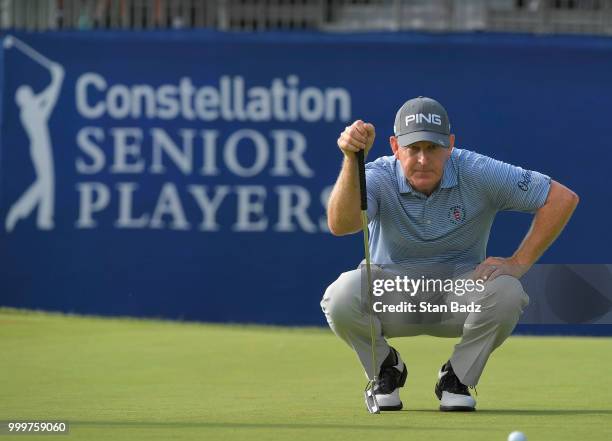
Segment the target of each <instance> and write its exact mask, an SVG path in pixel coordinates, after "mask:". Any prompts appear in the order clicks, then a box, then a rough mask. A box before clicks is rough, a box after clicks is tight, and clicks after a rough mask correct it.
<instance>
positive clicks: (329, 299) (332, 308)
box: [321, 270, 361, 323]
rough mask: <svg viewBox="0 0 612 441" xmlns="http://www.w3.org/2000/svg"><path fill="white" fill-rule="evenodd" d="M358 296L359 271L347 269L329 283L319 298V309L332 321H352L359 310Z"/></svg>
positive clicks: (359, 289) (359, 290) (359, 287)
mask: <svg viewBox="0 0 612 441" xmlns="http://www.w3.org/2000/svg"><path fill="white" fill-rule="evenodd" d="M360 296H361V272H360V271H359V270H355V271H348V272H346V273H342V274H341V275H340V277H338V279H337V280H336V281H335V282H334V283H332V284H331V285H329V287H328V288H327V290H326V291H325V294H324V295H323V300H321V309H322V310H323V312H324V313H325V315H326V316H327V317H328V318H329V319H331V320H332V321H333V322H334V323H341V322H344V321H352V319H353V318H354V316H355V314H357V313H358V312H359V305H360V302H359V299H360V298H361V297H360Z"/></svg>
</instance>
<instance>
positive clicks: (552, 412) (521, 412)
mask: <svg viewBox="0 0 612 441" xmlns="http://www.w3.org/2000/svg"><path fill="white" fill-rule="evenodd" d="M387 413H388V412H387ZM399 413H439V414H455V415H456V414H458V413H460V414H465V415H488V416H497V415H500V416H503V415H509V416H510V415H512V416H556V415H557V416H571V415H574V416H579V415H612V409H538V410H535V409H530V410H526V409H481V410H476V412H440V411H439V410H438V409H404V410H402V411H401V412H399Z"/></svg>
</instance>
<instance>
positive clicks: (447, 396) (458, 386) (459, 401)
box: [435, 361, 476, 412]
mask: <svg viewBox="0 0 612 441" xmlns="http://www.w3.org/2000/svg"><path fill="white" fill-rule="evenodd" d="M435 392H436V396H437V397H438V400H440V410H442V411H446V412H453V411H455V412H471V411H473V410H476V401H475V400H474V398H472V396H471V395H470V391H469V390H468V387H467V386H466V385H465V384H463V383H462V382H461V381H459V378H457V375H455V371H453V367H452V366H451V363H450V361H447V362H446V363H445V364H443V365H442V368H441V369H440V372H438V382H437V383H436V388H435Z"/></svg>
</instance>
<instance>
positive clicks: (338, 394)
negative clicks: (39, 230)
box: [0, 309, 612, 441]
mask: <svg viewBox="0 0 612 441" xmlns="http://www.w3.org/2000/svg"><path fill="white" fill-rule="evenodd" d="M391 342H392V344H393V345H394V346H395V347H396V348H397V349H398V350H399V351H400V352H401V354H402V357H403V359H404V360H405V361H406V363H407V365H408V369H409V374H408V381H407V383H406V387H405V388H404V389H403V390H402V400H403V402H404V410H403V411H400V412H385V413H382V414H380V415H370V414H368V413H367V412H366V410H365V406H364V404H363V398H362V391H363V387H364V386H365V383H366V379H365V376H364V374H363V371H362V370H361V368H360V366H359V365H358V362H357V359H356V356H355V355H354V354H353V352H352V351H351V350H350V349H349V348H348V347H347V346H345V345H344V343H343V342H341V341H340V340H339V339H338V338H337V337H335V336H334V335H333V334H332V333H331V331H329V330H328V329H322V328H321V329H318V328H281V327H261V326H238V325H231V326H230V325H208V324H195V323H180V322H164V321H152V320H135V319H108V318H90V317H77V316H67V315H59V314H47V313H37V312H26V311H18V310H12V309H0V366H1V369H0V372H1V374H2V375H0V420H12V419H14V420H32V419H36V420H45V419H46V420H66V421H68V422H69V423H70V434H69V435H67V436H68V438H67V439H75V440H77V439H78V440H105V441H106V440H113V441H118V440H147V441H149V440H169V439H173V440H249V441H258V440H268V439H269V440H282V439H290V440H292V441H298V440H309V441H310V440H326V441H330V440H351V441H357V440H361V439H365V437H366V436H367V437H369V438H368V439H377V440H385V441H387V440H402V441H407V440H428V441H430V440H444V441H461V440H470V441H477V440H483V441H485V440H486V441H494V440H500V441H503V440H506V438H507V436H508V433H510V432H511V431H513V430H520V431H522V432H524V433H525V434H526V435H527V438H528V439H529V441H536V440H554V441H559V440H589V441H595V440H610V439H612V398H611V397H612V395H611V394H612V376H610V366H612V339H609V338H562V337H559V338H552V337H543V338H539V337H538V338H535V337H512V338H510V339H509V340H508V341H507V342H506V343H505V344H504V345H503V346H502V347H501V348H500V349H499V350H498V351H496V352H495V353H494V354H493V356H492V358H491V360H490V361H489V364H488V365H487V369H486V371H485V373H484V375H483V377H482V379H481V382H480V384H479V385H478V395H477V396H476V399H477V402H478V405H477V409H478V411H477V412H473V413H468V414H456V413H455V414H453V413H441V412H439V411H438V410H437V408H438V401H437V400H436V398H435V396H434V394H433V388H434V383H435V381H436V374H437V370H438V368H439V367H440V365H441V364H442V363H443V362H444V361H446V359H447V358H448V356H449V355H450V353H451V350H452V346H453V344H454V343H455V342H456V340H454V339H436V338H432V337H417V338H403V339H394V340H391ZM11 438H13V437H11V436H8V437H6V438H5V437H3V438H2V439H11ZM14 438H15V439H23V440H25V439H28V440H34V439H44V440H48V439H49V438H48V435H44V436H36V435H28V436H26V437H25V438H24V437H23V435H19V436H18V437H14Z"/></svg>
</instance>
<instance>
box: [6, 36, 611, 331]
mask: <svg viewBox="0 0 612 441" xmlns="http://www.w3.org/2000/svg"><path fill="white" fill-rule="evenodd" d="M1 65H2V109H1V112H2V115H1V118H2V127H1V135H0V143H1V144H0V220H1V225H0V268H1V269H0V287H1V291H0V304H1V305H7V306H15V307H25V308H42V309H49V310H61V311H71V312H78V313H91V314H102V315H133V316H147V317H167V318H181V319H186V320H205V321H217V322H257V323H275V324H322V323H324V318H323V316H322V314H321V312H320V308H319V305H318V303H319V300H320V297H321V296H322V294H323V291H324V289H325V287H326V286H327V285H328V284H329V283H331V282H332V281H333V280H334V279H335V278H336V277H337V276H338V274H340V273H341V272H342V271H346V270H348V269H354V268H356V267H357V265H358V264H359V262H360V260H361V258H362V253H363V246H362V244H361V238H360V237H359V236H358V235H357V236H352V237H344V238H336V237H333V236H332V235H331V234H329V232H328V230H327V227H326V219H325V209H324V205H325V201H326V199H327V197H328V194H329V191H330V189H331V186H332V185H333V183H334V181H335V178H336V175H337V173H338V170H339V168H340V163H341V155H340V153H339V152H338V150H337V147H336V138H337V136H338V134H339V133H340V132H341V131H342V130H343V129H344V127H345V126H346V125H347V124H349V123H350V122H351V121H353V120H354V119H357V118H361V119H364V120H367V121H369V122H372V123H373V124H374V125H375V126H376V129H377V141H376V143H375V147H374V150H373V152H372V157H376V156H381V155H385V154H388V152H389V151H390V148H389V144H388V137H389V135H391V134H392V124H393V118H394V115H395V111H396V110H397V108H398V107H399V106H400V105H401V104H402V103H403V102H404V101H405V100H406V99H408V98H410V97H414V96H418V95H424V96H431V97H434V98H436V99H438V100H439V101H440V102H442V103H443V104H444V105H445V106H446V108H447V110H448V113H449V116H450V120H451V124H452V129H453V132H454V133H456V135H457V145H458V146H459V147H461V148H468V149H470V150H475V151H478V152H480V153H483V154H487V155H490V156H493V157H496V158H497V159H501V160H504V161H507V162H511V163H514V164H517V165H521V166H523V167H525V168H528V169H533V170H538V171H541V172H543V173H546V174H548V175H550V176H551V177H553V179H556V180H558V181H560V182H561V183H563V184H565V185H567V186H568V187H570V188H572V189H573V190H574V191H576V192H577V193H578V194H579V195H580V197H581V204H580V206H579V209H578V211H577V213H576V215H575V216H574V218H573V219H572V220H571V222H570V224H569V225H568V227H567V229H566V230H565V232H564V233H563V235H562V236H561V238H560V239H559V240H558V242H557V243H555V244H554V245H553V247H551V249H550V250H549V251H548V252H547V253H546V255H545V256H544V257H543V259H542V262H547V263H608V262H609V260H610V248H611V246H612V240H611V235H610V231H609V224H610V219H611V218H612V208H610V202H611V201H612V198H611V196H612V192H611V191H610V189H609V185H608V183H607V177H608V175H609V171H608V168H609V166H610V163H611V162H612V153H611V148H610V147H611V145H610V138H609V130H608V128H609V118H610V110H609V107H610V103H611V102H612V89H611V88H610V87H609V85H610V77H611V76H612V40H610V39H603V38H602V39H599V38H579V37H576V38H570V37H530V36H510V35H488V34H483V35H480V34H479V35H418V34H380V35H379V34H372V35H330V34H327V35H326V34H301V33H297V34H294V33H286V34H285V33H280V34H279V33H271V34H260V35H257V34H248V33H245V34H223V33H216V32H191V31H190V32H172V33H162V32H142V33H123V32H58V33H45V34H24V33H14V34H10V35H4V36H3V48H2V52H1ZM530 221H531V217H530V216H529V215H525V214H518V213H500V215H499V216H498V218H497V221H496V223H495V225H494V227H493V230H492V234H491V238H490V241H489V255H499V256H507V255H510V254H512V252H513V251H514V249H515V248H516V247H517V246H518V244H519V243H520V240H521V238H522V236H523V235H524V233H525V232H526V231H527V229H528V227H529V223H530ZM568 331H570V332H571V329H569V328H568ZM574 331H576V330H574ZM576 332H577V331H576ZM594 332H597V331H594Z"/></svg>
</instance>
